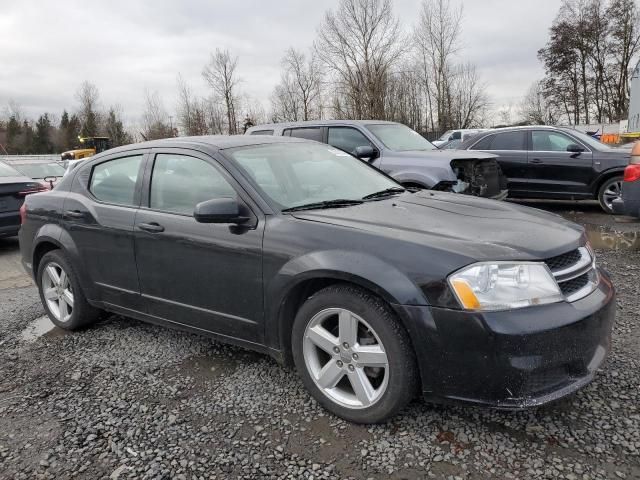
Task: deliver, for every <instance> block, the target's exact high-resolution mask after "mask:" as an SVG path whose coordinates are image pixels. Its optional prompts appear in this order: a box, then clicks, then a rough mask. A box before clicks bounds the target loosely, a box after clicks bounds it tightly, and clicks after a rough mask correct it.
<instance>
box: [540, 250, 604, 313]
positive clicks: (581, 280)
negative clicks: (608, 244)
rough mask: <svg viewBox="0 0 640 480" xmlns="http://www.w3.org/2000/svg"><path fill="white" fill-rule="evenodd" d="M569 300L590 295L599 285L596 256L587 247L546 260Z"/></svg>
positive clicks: (573, 300) (572, 300)
mask: <svg viewBox="0 0 640 480" xmlns="http://www.w3.org/2000/svg"><path fill="white" fill-rule="evenodd" d="M545 263H546V264H547V266H548V267H549V270H551V273H552V274H553V276H554V278H555V279H556V282H558V286H559V287H560V291H561V292H562V294H563V295H564V296H565V298H566V299H567V301H568V302H575V301H576V300H579V299H581V298H583V297H586V296H587V295H589V294H590V293H591V292H593V290H594V289H595V288H596V286H597V285H598V274H597V272H596V269H595V258H594V257H593V256H592V253H591V251H590V250H589V249H588V248H587V247H580V248H577V249H576V250H572V251H570V252H567V253H564V254H562V255H558V256H555V257H552V258H549V259H547V260H545Z"/></svg>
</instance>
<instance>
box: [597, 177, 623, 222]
mask: <svg viewBox="0 0 640 480" xmlns="http://www.w3.org/2000/svg"><path fill="white" fill-rule="evenodd" d="M622 179H623V177H622V175H616V176H615V177H611V178H608V179H606V180H605V181H604V183H603V184H602V185H601V186H600V189H599V190H598V202H599V203H600V207H602V209H603V210H604V211H605V212H606V213H613V207H612V206H611V202H613V200H614V199H616V198H619V197H620V196H621V195H622Z"/></svg>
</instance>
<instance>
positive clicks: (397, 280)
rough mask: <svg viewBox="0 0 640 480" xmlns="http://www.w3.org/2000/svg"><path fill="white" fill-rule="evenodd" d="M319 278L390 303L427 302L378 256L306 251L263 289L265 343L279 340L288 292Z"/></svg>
mask: <svg viewBox="0 0 640 480" xmlns="http://www.w3.org/2000/svg"><path fill="white" fill-rule="evenodd" d="M319 279H332V280H336V281H345V282H350V283H354V284H356V285H360V286H361V287H363V288H366V289H368V290H370V291H372V292H374V293H375V294H377V295H379V296H380V297H382V298H383V299H384V300H386V301H387V302H389V303H392V304H402V305H427V299H426V298H425V296H424V294H423V293H422V290H420V288H418V287H417V286H416V285H415V284H414V283H413V282H412V281H411V280H410V279H409V278H408V277H407V276H406V275H405V274H403V273H402V272H401V271H400V270H398V269H397V268H395V267H394V266H393V265H390V264H388V263H386V262H384V261H382V260H380V259H379V258H377V257H374V256H371V255H369V254H366V253H361V252H352V251H342V250H324V251H319V252H313V253H309V254H306V255H303V256H300V257H297V258H295V259H292V260H291V261H289V262H288V263H286V264H285V265H283V266H282V268H281V269H280V270H279V271H278V272H277V274H276V275H275V276H274V277H273V278H272V279H271V281H269V284H268V285H267V286H266V288H265V305H266V306H267V324H266V332H265V334H266V339H267V344H268V345H279V343H280V338H281V337H280V321H281V319H282V318H283V312H284V308H285V302H286V300H287V297H288V296H289V295H290V293H291V292H293V291H294V289H296V287H297V286H300V285H301V284H302V283H304V282H306V281H308V280H319Z"/></svg>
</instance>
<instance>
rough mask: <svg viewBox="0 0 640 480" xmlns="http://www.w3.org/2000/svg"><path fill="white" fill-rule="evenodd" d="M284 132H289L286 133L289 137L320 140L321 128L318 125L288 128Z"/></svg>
mask: <svg viewBox="0 0 640 480" xmlns="http://www.w3.org/2000/svg"><path fill="white" fill-rule="evenodd" d="M284 132H285V133H284V135H287V132H289V133H288V134H289V136H291V137H295V138H304V139H306V140H315V141H316V142H322V128H320V127H305V128H290V129H287V130H285V131H284Z"/></svg>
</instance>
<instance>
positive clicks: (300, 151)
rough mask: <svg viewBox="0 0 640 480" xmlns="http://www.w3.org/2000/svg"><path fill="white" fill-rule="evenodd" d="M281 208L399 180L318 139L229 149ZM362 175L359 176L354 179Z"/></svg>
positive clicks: (357, 195)
mask: <svg viewBox="0 0 640 480" xmlns="http://www.w3.org/2000/svg"><path fill="white" fill-rule="evenodd" d="M225 153H226V154H227V156H228V157H229V158H230V159H231V160H232V161H233V162H234V163H235V164H236V165H237V166H238V167H240V169H241V170H243V171H244V172H245V175H246V177H247V178H248V179H249V180H250V181H252V183H254V185H255V186H256V187H257V188H258V189H259V190H260V191H261V192H262V193H263V194H264V196H266V197H267V198H268V199H270V200H272V201H273V202H274V203H275V204H276V205H277V207H278V208H279V209H281V210H285V209H290V208H295V207H299V206H302V205H309V204H315V203H322V202H333V201H336V200H346V201H347V202H348V201H361V200H362V199H363V197H366V196H367V195H371V194H374V193H377V192H381V191H385V190H388V189H398V188H400V185H399V184H397V183H396V182H394V181H393V180H391V179H390V178H388V177H386V176H385V175H383V174H381V173H379V172H378V171H377V170H375V169H374V168H373V167H370V166H369V165H367V164H366V163H364V162H363V161H361V160H358V159H357V158H355V157H352V156H351V155H349V154H348V153H345V152H343V151H342V150H338V149H337V148H332V147H330V146H327V145H321V144H314V143H306V142H304V143H278V144H269V145H257V146H250V147H239V148H234V149H230V150H228V151H227V152H225ZM354 179H357V181H354Z"/></svg>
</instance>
